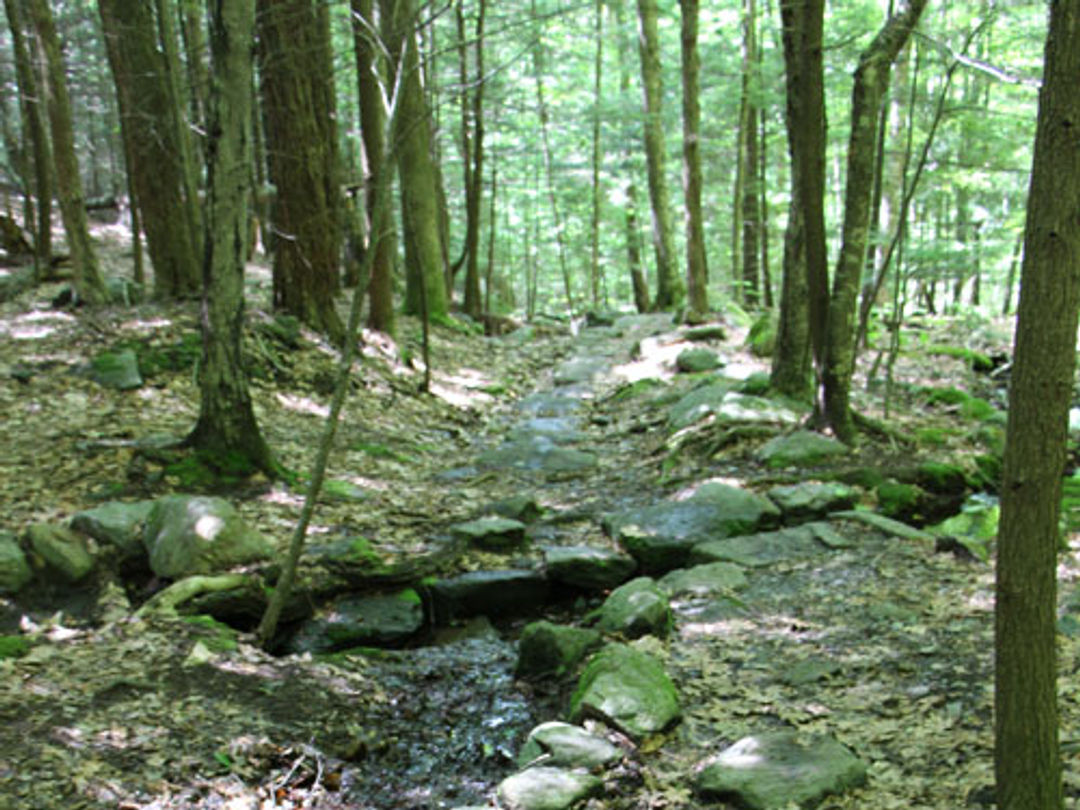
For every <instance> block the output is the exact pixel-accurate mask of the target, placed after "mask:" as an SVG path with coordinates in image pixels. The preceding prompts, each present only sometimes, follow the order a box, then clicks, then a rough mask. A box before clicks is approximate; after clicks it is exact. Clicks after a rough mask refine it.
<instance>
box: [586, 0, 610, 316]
mask: <svg viewBox="0 0 1080 810" xmlns="http://www.w3.org/2000/svg"><path fill="white" fill-rule="evenodd" d="M593 22H594V25H595V27H594V29H593V37H594V39H595V40H596V42H595V43H594V44H595V47H596V50H595V51H594V56H593V113H592V155H591V160H590V163H591V164H592V196H591V199H590V203H591V206H592V211H591V214H592V216H591V219H590V221H589V290H590V291H591V293H592V305H593V308H594V309H599V307H600V286H601V283H602V275H601V270H600V165H601V161H600V102H601V100H602V99H603V92H604V91H603V77H604V0H596V4H595V6H594V7H593ZM604 297H605V299H606V297H607V288H606V285H605V289H604Z"/></svg>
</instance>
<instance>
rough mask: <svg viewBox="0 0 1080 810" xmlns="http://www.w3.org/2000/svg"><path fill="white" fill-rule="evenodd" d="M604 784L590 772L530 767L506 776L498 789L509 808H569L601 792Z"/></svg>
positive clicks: (506, 809) (500, 796)
mask: <svg viewBox="0 0 1080 810" xmlns="http://www.w3.org/2000/svg"><path fill="white" fill-rule="evenodd" d="M603 786H604V783H603V782H601V781H600V780H599V779H598V778H596V777H595V776H593V775H592V774H591V773H588V772H587V771H571V770H565V769H563V768H529V769H528V770H525V771H522V772H521V773H516V774H514V775H513V776H511V777H508V778H507V779H504V780H503V781H502V782H501V783H500V784H499V788H498V790H497V793H498V797H499V806H500V807H503V808H505V810H566V808H569V807H573V806H574V805H575V804H577V803H578V802H581V801H584V800H585V799H587V798H589V797H590V796H594V795H596V794H597V793H599V792H600V790H601V789H602V788H603Z"/></svg>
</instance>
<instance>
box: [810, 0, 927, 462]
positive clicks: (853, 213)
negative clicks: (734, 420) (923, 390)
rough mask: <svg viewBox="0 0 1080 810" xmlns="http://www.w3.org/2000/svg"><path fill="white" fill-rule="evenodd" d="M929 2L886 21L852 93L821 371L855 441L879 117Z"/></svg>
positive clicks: (844, 434) (827, 398) (837, 425)
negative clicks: (854, 397) (858, 345)
mask: <svg viewBox="0 0 1080 810" xmlns="http://www.w3.org/2000/svg"><path fill="white" fill-rule="evenodd" d="M925 6H926V0H910V3H909V5H908V6H907V8H906V9H904V10H903V11H901V12H900V13H899V14H896V15H894V16H892V17H890V18H889V19H888V20H887V21H886V23H885V25H884V26H883V27H882V29H881V30H880V31H879V32H878V34H877V36H875V37H874V40H873V41H872V42H871V43H870V45H869V46H868V47H867V49H866V50H865V51H863V53H862V55H861V56H860V57H859V66H858V67H857V68H856V69H855V84H854V87H853V88H852V91H851V136H850V139H849V141H848V156H847V188H846V191H845V194H844V226H843V240H842V243H841V247H840V259H839V261H838V262H837V266H836V274H835V276H834V278H833V288H832V296H831V298H830V300H829V314H828V320H827V324H828V329H827V332H826V350H825V363H824V365H823V373H822V382H823V384H824V403H823V404H824V415H825V419H826V421H827V422H828V424H829V426H830V427H831V428H832V430H833V432H834V433H835V434H836V437H837V438H838V439H840V440H841V441H843V442H845V443H847V444H851V443H852V442H854V440H855V424H854V421H853V419H852V417H851V408H850V405H849V402H850V398H851V377H852V375H853V374H854V373H855V309H856V303H857V298H858V294H859V281H860V279H861V277H862V270H863V267H864V266H865V263H866V251H867V246H868V241H869V233H870V204H871V201H872V197H873V190H874V163H875V152H876V149H875V145H876V139H877V122H878V116H879V115H880V113H881V107H882V104H883V103H884V101H885V94H886V91H887V90H888V88H889V74H890V71H891V69H892V63H893V61H894V60H895V59H896V56H897V54H899V53H900V49H901V48H903V47H904V44H905V43H906V42H907V40H908V37H909V36H910V34H911V31H912V29H913V28H914V27H915V25H916V24H917V23H918V21H919V16H920V15H921V14H922V10H923V8H924V7H925Z"/></svg>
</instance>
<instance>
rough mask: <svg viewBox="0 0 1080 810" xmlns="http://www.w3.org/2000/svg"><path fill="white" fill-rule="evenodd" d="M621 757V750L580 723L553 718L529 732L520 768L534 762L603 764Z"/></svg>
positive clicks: (570, 765)
mask: <svg viewBox="0 0 1080 810" xmlns="http://www.w3.org/2000/svg"><path fill="white" fill-rule="evenodd" d="M621 757H622V750H620V748H619V747H618V746H617V745H613V744H611V743H609V742H608V741H607V740H605V739H603V738H602V737H597V736H596V735H595V734H590V733H589V732H587V731H586V730H585V729H583V728H582V727H581V726H574V725H571V724H570V723H560V722H558V721H555V720H553V721H551V722H549V723H541V724H540V725H539V726H537V727H536V728H534V729H533V730H532V731H530V732H529V736H528V738H527V739H526V740H525V744H524V745H523V746H522V747H521V752H520V753H519V754H518V758H517V764H518V767H519V768H527V767H529V766H530V765H533V764H534V763H535V764H537V765H544V766H556V767H561V768H585V769H586V770H593V769H594V768H603V767H605V766H607V765H610V764H611V763H613V762H615V761H616V760H618V759H620V758H621Z"/></svg>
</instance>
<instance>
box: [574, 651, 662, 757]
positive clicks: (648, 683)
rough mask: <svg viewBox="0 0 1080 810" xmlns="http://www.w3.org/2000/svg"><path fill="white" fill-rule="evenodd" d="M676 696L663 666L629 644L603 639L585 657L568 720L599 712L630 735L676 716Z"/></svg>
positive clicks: (647, 732) (642, 734)
mask: <svg viewBox="0 0 1080 810" xmlns="http://www.w3.org/2000/svg"><path fill="white" fill-rule="evenodd" d="M681 715H682V710H681V709H680V708H679V696H678V694H677V693H676V691H675V685H674V684H673V683H672V682H671V679H670V678H669V677H668V675H667V673H666V672H665V671H664V668H663V666H662V665H661V664H660V662H659V661H657V660H656V659H655V658H653V657H652V656H651V655H649V654H648V653H646V652H643V651H642V650H639V649H638V648H636V647H633V646H630V645H628V644H608V645H607V646H606V647H604V648H603V649H602V650H601V651H600V652H598V653H597V654H596V655H595V656H593V658H592V660H591V661H589V663H588V665H587V666H586V667H585V671H584V672H583V673H582V674H581V678H580V679H579V680H578V687H577V690H576V691H575V692H574V695H573V697H572V698H571V700H570V720H571V722H574V723H577V722H580V721H581V720H583V719H584V718H586V717H595V718H598V719H600V720H602V721H604V722H605V723H607V724H608V725H610V726H613V727H614V728H616V729H618V730H619V731H621V732H622V733H623V734H626V735H627V736H628V737H630V738H632V739H634V740H642V739H644V738H646V737H648V736H650V735H652V734H656V733H658V732H660V731H663V730H664V729H666V728H668V727H669V726H671V725H672V724H674V723H675V722H677V721H678V720H679V718H680V717H681Z"/></svg>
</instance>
